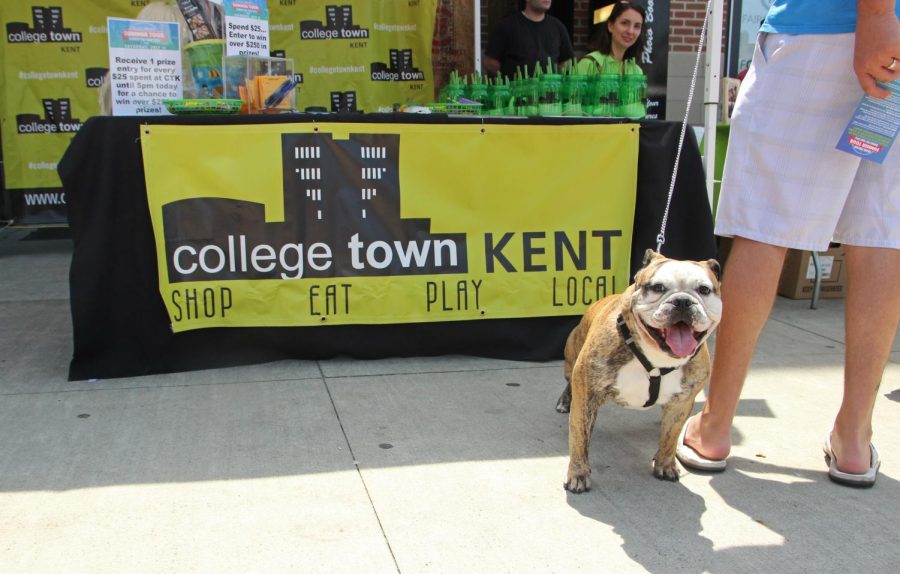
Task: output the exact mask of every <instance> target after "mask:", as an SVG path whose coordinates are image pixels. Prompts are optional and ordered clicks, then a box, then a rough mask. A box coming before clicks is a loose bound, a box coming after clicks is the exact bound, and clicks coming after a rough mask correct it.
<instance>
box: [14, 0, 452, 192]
mask: <svg viewBox="0 0 900 574" xmlns="http://www.w3.org/2000/svg"><path fill="white" fill-rule="evenodd" d="M149 1H150V0H55V1H54V2H51V3H41V2H26V1H25V0H3V1H2V2H0V23H2V26H3V30H4V34H5V37H4V40H3V42H0V65H2V68H3V69H2V75H0V123H2V138H0V139H2V143H3V158H4V171H5V175H6V187H7V188H9V189H31V188H58V187H60V185H61V183H60V181H59V177H58V176H57V173H56V165H57V162H58V161H59V159H60V158H61V157H62V154H63V153H64V152H65V149H66V147H67V146H68V145H69V141H70V140H71V139H72V137H73V136H74V135H75V133H76V132H77V131H78V129H79V128H80V127H81V125H82V124H83V123H84V121H85V120H86V119H87V118H89V117H90V116H93V115H96V114H97V113H98V111H99V104H98V98H97V95H98V94H97V89H98V88H99V86H100V84H101V82H102V78H103V76H104V74H106V72H107V70H108V69H109V55H108V46H107V30H106V18H107V17H108V16H113V17H117V18H135V17H137V15H138V14H139V13H140V11H141V9H143V8H144V6H146V5H147V4H148V3H149ZM51 4H52V5H51ZM268 8H269V24H270V43H269V45H270V47H271V49H272V50H273V51H276V52H279V53H280V52H283V53H284V55H285V56H286V57H288V58H292V59H293V60H294V69H295V72H296V73H297V74H298V75H300V76H302V83H301V84H300V87H299V91H298V100H297V105H298V107H299V108H300V109H304V108H306V107H307V106H315V107H321V108H325V109H326V110H332V109H333V108H334V109H335V110H350V109H353V110H360V111H366V112H376V111H379V110H385V109H390V108H391V107H392V105H393V104H395V103H404V102H429V101H432V100H433V99H434V78H433V74H432V40H433V37H434V27H435V18H436V13H437V0H404V1H403V2H372V1H371V0H342V1H341V2H335V1H333V0H269V2H268ZM304 31H305V32H304ZM60 204H61V205H64V204H65V201H64V199H61V200H60Z"/></svg>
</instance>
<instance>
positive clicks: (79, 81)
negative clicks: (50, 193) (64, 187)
mask: <svg viewBox="0 0 900 574" xmlns="http://www.w3.org/2000/svg"><path fill="white" fill-rule="evenodd" d="M146 2H147V0H91V1H87V2H86V1H84V0H55V1H54V2H50V3H42V2H25V1H22V0H13V1H9V0H6V1H4V2H0V21H2V24H3V31H4V35H5V37H4V41H3V43H2V44H0V62H2V66H3V83H2V93H0V100H2V101H3V105H2V106H3V107H2V110H0V111H2V122H3V131H2V139H3V157H4V161H5V165H4V167H5V171H6V187H7V188H11V189H23V188H52V187H59V186H60V181H59V177H58V176H57V174H56V164H57V162H58V161H59V159H60V158H61V157H62V154H63V152H65V150H66V147H67V146H68V145H69V141H71V139H72V137H73V136H74V135H75V133H77V132H78V129H79V128H80V127H81V124H82V123H83V122H84V121H85V120H86V119H87V118H88V117H90V116H92V115H96V113H97V111H98V109H99V104H98V103H97V89H98V88H99V86H100V83H101V82H102V79H103V75H104V74H105V73H106V71H107V70H108V68H109V58H108V49H107V40H106V17H107V16H117V17H125V18H134V17H135V16H136V15H137V13H138V12H139V11H140V10H141V8H142V7H143V5H144V4H146ZM51 4H52V5H51Z"/></svg>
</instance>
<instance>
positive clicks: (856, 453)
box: [830, 429, 872, 474]
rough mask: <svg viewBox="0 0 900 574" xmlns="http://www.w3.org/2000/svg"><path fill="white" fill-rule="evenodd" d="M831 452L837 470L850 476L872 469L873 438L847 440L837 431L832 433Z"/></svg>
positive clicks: (834, 430)
mask: <svg viewBox="0 0 900 574" xmlns="http://www.w3.org/2000/svg"><path fill="white" fill-rule="evenodd" d="M830 436H831V441H830V444H831V452H832V453H833V456H834V457H835V458H836V459H837V468H838V470H840V471H842V472H846V473H848V474H864V473H866V472H868V471H869V469H870V468H871V467H872V450H871V447H870V446H869V445H870V444H871V436H867V437H862V436H861V437H858V439H852V440H845V439H843V438H841V434H840V433H839V432H838V430H837V429H832V431H831V434H830Z"/></svg>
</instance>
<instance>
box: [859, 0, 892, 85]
mask: <svg viewBox="0 0 900 574" xmlns="http://www.w3.org/2000/svg"><path fill="white" fill-rule="evenodd" d="M892 64H893V69H891V70H889V69H888V66H891V65H892ZM853 70H854V71H855V72H856V77H857V78H858V79H859V85H860V86H861V87H862V89H863V91H864V92H866V93H867V94H869V95H870V96H874V97H876V98H886V97H888V96H889V95H890V92H888V91H887V90H883V89H881V88H879V87H878V85H877V84H876V83H875V82H876V81H878V82H884V83H887V82H890V81H891V80H894V79H896V78H897V77H898V75H900V21H898V20H897V15H896V14H895V12H894V0H857V2H856V46H855V48H854V52H853Z"/></svg>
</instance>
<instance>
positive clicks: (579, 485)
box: [563, 464, 591, 494]
mask: <svg viewBox="0 0 900 574" xmlns="http://www.w3.org/2000/svg"><path fill="white" fill-rule="evenodd" d="M563 488H565V489H566V490H568V491H569V492H574V493H575V494H580V493H582V492H585V491H588V490H590V489H591V468H590V467H589V466H587V465H575V464H570V465H569V474H568V475H567V476H566V482H565V484H563Z"/></svg>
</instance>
